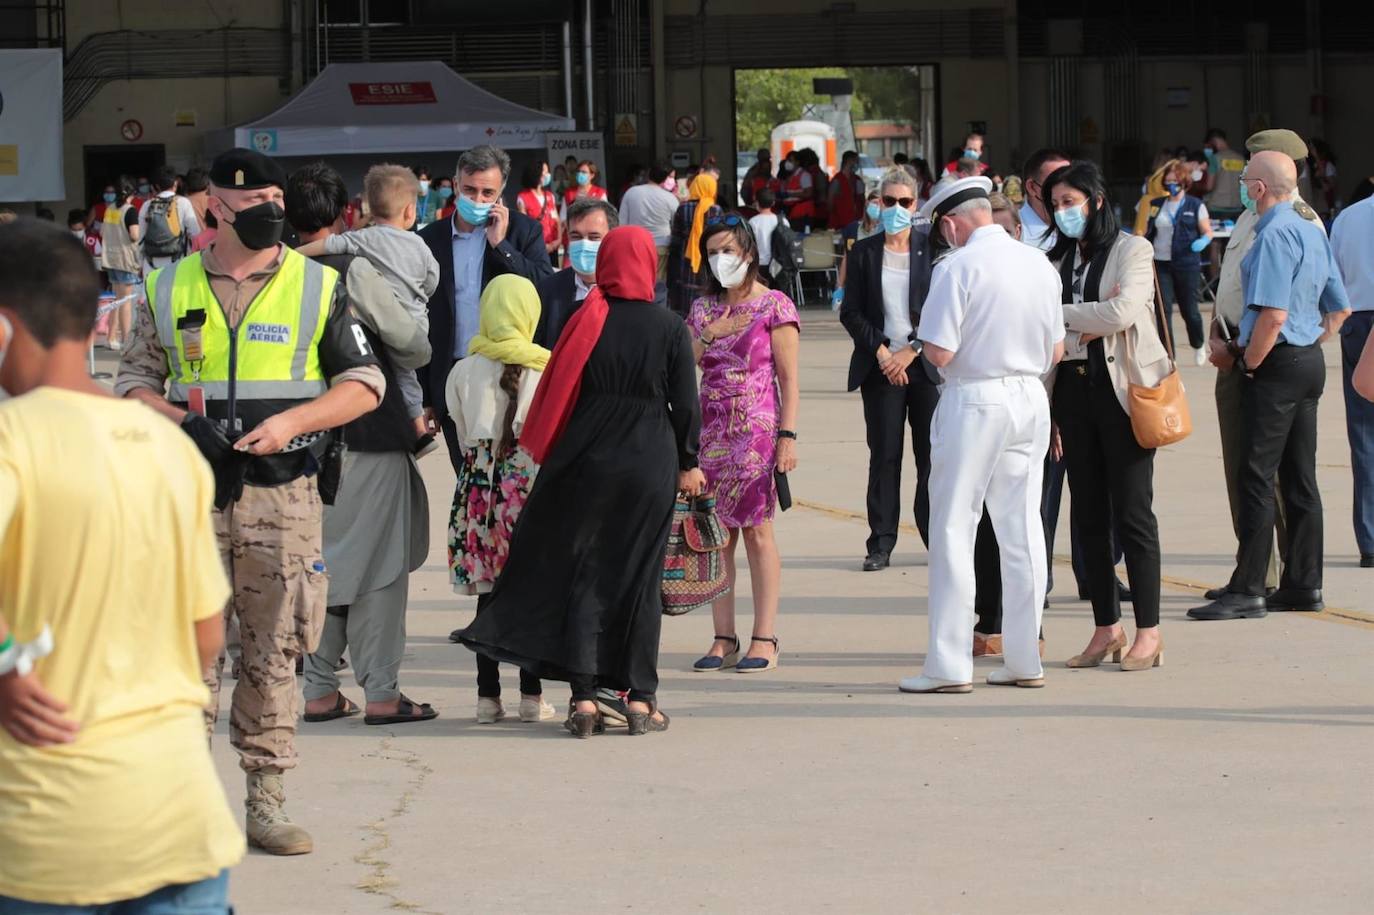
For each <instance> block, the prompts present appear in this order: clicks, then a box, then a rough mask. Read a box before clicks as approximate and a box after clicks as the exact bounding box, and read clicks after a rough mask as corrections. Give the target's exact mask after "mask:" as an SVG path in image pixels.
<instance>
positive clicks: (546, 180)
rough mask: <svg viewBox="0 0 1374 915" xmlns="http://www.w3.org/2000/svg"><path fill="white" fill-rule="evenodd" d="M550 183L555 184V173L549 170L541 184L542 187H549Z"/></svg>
mask: <svg viewBox="0 0 1374 915" xmlns="http://www.w3.org/2000/svg"><path fill="white" fill-rule="evenodd" d="M550 184H553V175H551V174H549V173H548V172H544V181H543V183H542V184H541V185H540V187H548V186H549V185H550Z"/></svg>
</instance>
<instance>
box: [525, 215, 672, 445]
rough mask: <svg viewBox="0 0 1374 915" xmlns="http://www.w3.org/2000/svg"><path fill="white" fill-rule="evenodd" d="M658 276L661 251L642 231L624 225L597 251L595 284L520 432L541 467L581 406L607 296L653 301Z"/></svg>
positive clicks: (553, 358) (568, 329)
mask: <svg viewBox="0 0 1374 915" xmlns="http://www.w3.org/2000/svg"><path fill="white" fill-rule="evenodd" d="M657 273H658V249H657V248H656V247H655V246H654V237H653V236H652V235H650V234H649V233H648V231H647V230H645V229H644V228H643V227H641V226H621V227H620V228H618V229H612V230H611V231H610V232H609V233H607V235H606V237H605V238H604V239H602V241H601V247H600V248H599V249H598V250H597V253H596V285H595V286H593V287H592V291H591V292H590V293H588V294H587V298H586V300H585V301H583V303H582V307H581V308H579V309H578V310H577V311H576V313H574V314H573V316H572V318H571V319H570V320H569V321H568V324H567V326H566V327H565V328H564V329H563V335H562V336H561V337H560V338H559V339H558V345H557V346H555V347H554V348H553V355H552V356H551V357H549V365H548V368H546V369H545V370H544V376H543V377H542V378H541V379H540V380H539V387H538V388H537V389H536V390H535V392H534V402H533V403H531V404H530V412H529V415H528V416H527V417H526V419H525V427H524V429H523V430H521V432H520V444H521V445H522V446H524V448H525V449H526V450H527V451H529V453H530V454H531V456H533V457H534V459H535V461H536V462H537V463H540V464H542V463H544V461H545V459H546V458H548V456H549V452H550V451H552V450H553V446H554V444H555V443H556V442H557V441H558V439H559V437H560V436H562V434H563V429H564V428H565V427H566V426H567V425H568V417H570V416H572V411H573V407H574V406H576V405H577V395H578V392H579V391H580V390H581V388H582V371H583V369H585V368H586V367H587V360H588V359H589V358H590V357H591V354H592V350H593V349H595V348H596V341H597V340H600V339H601V329H602V328H603V327H605V326H606V315H607V314H608V313H609V312H610V306H609V305H607V303H606V299H607V297H610V298H615V299H627V300H629V301H632V302H652V301H653V299H654V278H655V276H656V275H657Z"/></svg>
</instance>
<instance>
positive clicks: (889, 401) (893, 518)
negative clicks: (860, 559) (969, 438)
mask: <svg viewBox="0 0 1374 915" xmlns="http://www.w3.org/2000/svg"><path fill="white" fill-rule="evenodd" d="M908 377H909V378H910V379H911V383H910V384H906V385H894V384H889V383H888V380H887V379H886V378H885V377H883V374H882V372H879V371H878V370H876V369H875V370H874V371H873V373H872V374H871V375H869V376H868V378H867V379H865V380H864V383H863V384H862V385H860V386H859V394H860V395H861V396H862V398H863V403H864V426H865V427H866V428H867V430H868V531H869V534H868V552H869V553H891V552H892V550H893V549H894V548H895V547H896V546H897V524H898V523H899V522H900V520H901V516H902V505H901V502H902V452H903V450H904V445H903V440H904V439H905V438H906V434H907V427H908V426H910V428H911V450H912V452H913V453H914V454H915V455H916V504H915V505H914V506H913V507H912V510H913V512H914V513H915V515H916V529H917V530H918V531H920V532H921V542H922V543H925V544H927V545H929V543H930V420H931V417H933V416H934V415H935V405H936V404H938V403H939V402H940V389H939V388H937V387H936V386H935V385H933V384H931V383H930V379H928V378H926V376H925V374H924V373H923V372H922V371H921V369H920V366H918V365H916V364H915V363H912V365H911V369H910V370H909V371H908Z"/></svg>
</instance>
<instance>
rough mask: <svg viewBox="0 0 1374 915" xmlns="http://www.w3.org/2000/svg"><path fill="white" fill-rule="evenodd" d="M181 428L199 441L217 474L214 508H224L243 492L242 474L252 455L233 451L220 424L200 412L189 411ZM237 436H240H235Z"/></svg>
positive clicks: (198, 443) (197, 445) (199, 445)
mask: <svg viewBox="0 0 1374 915" xmlns="http://www.w3.org/2000/svg"><path fill="white" fill-rule="evenodd" d="M181 429H182V431H183V432H185V433H186V434H187V435H189V436H190V437H191V441H193V442H195V443H196V447H197V448H199V449H200V453H201V455H202V456H203V457H204V458H205V460H206V461H207V462H208V463H209V464H210V470H211V471H213V472H214V475H215V508H216V509H223V508H224V507H225V506H226V505H228V504H229V503H230V502H231V501H233V500H235V499H238V498H239V497H240V496H242V495H243V476H244V473H245V472H246V471H247V469H248V460H249V458H250V455H246V454H242V453H241V452H238V451H235V450H234V445H233V442H231V441H230V440H229V437H228V436H227V435H226V434H225V432H224V430H223V429H222V428H220V424H219V423H217V422H215V421H214V420H212V419H210V418H209V417H205V416H201V415H200V414H199V413H187V414H186V418H185V419H183V420H182V421H181ZM235 437H237V436H235Z"/></svg>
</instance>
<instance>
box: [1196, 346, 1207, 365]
mask: <svg viewBox="0 0 1374 915" xmlns="http://www.w3.org/2000/svg"><path fill="white" fill-rule="evenodd" d="M1193 363H1194V364H1195V365H1197V366H1199V367H1201V366H1204V365H1206V364H1207V347H1205V346H1200V347H1198V348H1197V349H1195V350H1193Z"/></svg>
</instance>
